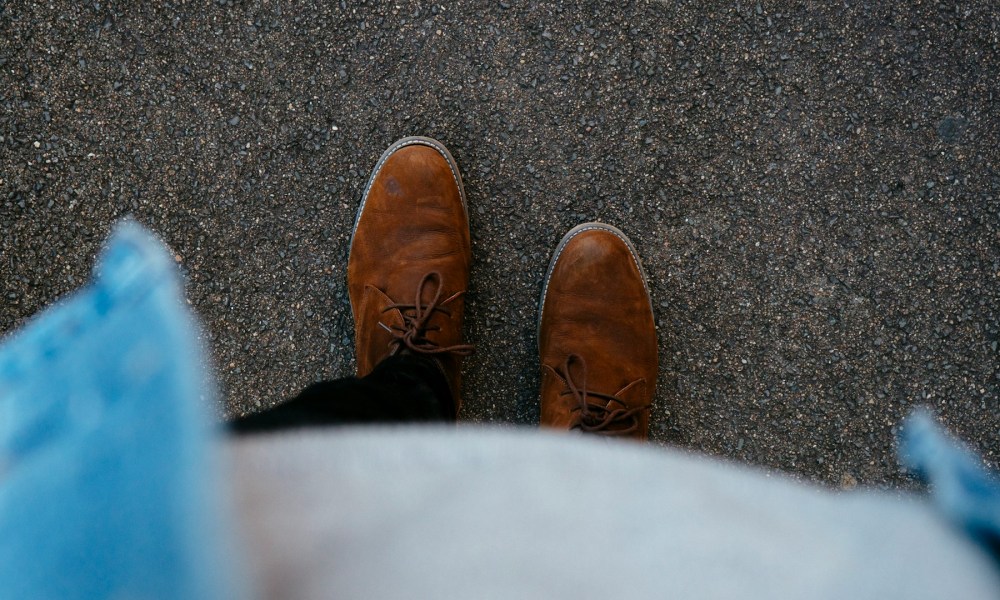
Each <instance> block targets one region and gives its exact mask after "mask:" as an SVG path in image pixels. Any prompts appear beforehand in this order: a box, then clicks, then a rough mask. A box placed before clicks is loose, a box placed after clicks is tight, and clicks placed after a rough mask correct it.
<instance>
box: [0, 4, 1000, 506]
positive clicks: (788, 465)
mask: <svg viewBox="0 0 1000 600" xmlns="http://www.w3.org/2000/svg"><path fill="white" fill-rule="evenodd" d="M154 5H155V6H154ZM998 37H1000V21H998V16H997V12H996V6H995V4H994V3H993V2H991V1H989V0H982V1H980V0H969V1H965V2H960V3H954V2H948V3H935V2H928V1H925V2H902V3H896V2H854V1H850V2H768V3H755V2H746V1H735V2H734V1H730V2H725V3H721V2H701V1H697V2H676V3H674V2H670V3H664V4H659V3H653V2H624V3H619V2H614V3H612V2H585V3H578V4H573V3H526V2H516V1H514V0H509V1H506V2H495V1H493V2H478V1H477V2H472V1H468V0H459V1H456V2H448V3H444V4H439V5H429V4H424V3H412V2H396V3H384V2H374V3H373V2H367V3H366V2H350V3H347V2H340V3H339V4H338V3H336V2H295V3H290V2H275V1H247V2H243V1H238V0H237V1H217V2H163V3H146V2H103V1H102V2H92V1H88V2H69V1H65V0H52V1H50V2H26V1H10V2H5V1H0V330H10V329H12V328H14V327H17V326H18V325H19V324H21V323H23V322H24V320H25V319H26V318H27V317H28V316H29V315H31V314H33V313H35V312H36V311H38V310H40V309H42V308H44V307H45V306H46V305H48V304H50V303H51V302H53V301H54V300H55V299H57V298H58V297H60V296H61V295H63V294H65V293H66V292H68V291H70V290H72V289H74V288H76V287H78V286H80V285H81V284H82V283H83V282H84V281H85V280H86V278H87V276H88V271H89V268H90V265H91V263H92V262H93V260H94V256H95V253H96V252H97V251H98V249H99V248H100V244H101V242H102V240H103V239H104V237H105V236H106V235H107V233H108V231H109V228H110V226H111V224H112V223H113V222H114V221H115V220H116V219H118V218H120V217H122V216H125V215H127V214H133V215H135V216H136V218H138V219H139V221H141V222H142V223H144V224H146V225H147V226H149V227H151V228H152V229H154V230H156V231H157V232H159V233H160V234H161V235H162V236H163V238H164V239H165V240H166V242H167V243H168V244H169V245H170V246H171V248H172V250H173V252H174V253H175V254H176V259H177V262H178V264H179V265H180V267H181V268H182V269H183V271H184V273H185V274H186V276H187V277H188V280H189V290H188V294H189V298H190V302H191V304H192V306H193V307H194V309H195V310H196V311H197V312H198V314H199V315H200V316H201V318H202V319H203V321H204V323H205V326H206V328H207V333H206V337H207V338H208V342H209V346H210V348H211V352H212V355H213V358H214V362H215V368H216V370H217V372H218V377H219V379H220V380H221V382H222V386H223V389H224V392H225V407H224V408H222V409H220V412H223V411H224V412H225V413H227V414H243V413H246V412H249V411H255V410H258V409H260V408H262V407H266V406H268V405H271V404H273V403H275V402H277V401H278V400H279V399H281V398H284V397H288V396H290V395H293V394H294V393H295V392H296V391H297V390H298V389H300V388H301V387H303V386H304V385H306V384H308V383H310V382H312V381H314V380H318V379H322V378H329V377H336V376H341V375H345V374H349V373H351V372H352V370H353V367H354V362H353V356H352V352H353V348H352V342H351V340H352V333H351V331H352V321H351V317H350V309H349V306H348V302H347V297H346V282H345V264H346V258H347V249H348V240H349V236H350V226H351V224H352V222H353V219H354V215H355V211H356V209H357V206H358V202H359V199H360V195H361V191H362V187H363V185H364V183H365V179H366V178H367V176H368V173H369V170H370V169H371V168H372V166H373V165H374V162H375V160H376V159H377V158H378V156H379V155H380V154H381V152H382V151H383V150H384V149H385V147H386V146H387V145H388V144H390V143H391V142H393V141H394V140H396V139H398V138H400V137H403V136H405V135H412V134H421V135H428V136H432V137H435V138H437V139H439V140H441V141H442V142H444V143H445V144H447V145H448V146H449V147H450V149H451V151H452V152H453V154H454V155H455V157H456V158H457V160H458V162H459V164H460V166H461V168H462V169H463V171H464V175H465V181H466V187H467V192H468V196H469V203H470V212H471V221H472V231H473V250H474V252H475V256H476V260H477V263H476V265H475V267H474V269H473V277H472V286H471V290H470V296H469V315H470V318H469V321H468V325H467V333H468V337H469V338H471V340H472V341H474V342H476V343H477V344H478V352H477V354H476V355H475V357H474V358H472V359H471V360H469V361H468V362H467V384H466V398H465V407H466V408H465V413H464V418H465V419H466V420H468V421H477V422H490V423H516V424H533V423H535V422H536V421H537V417H538V406H537V392H536V388H537V385H538V360H537V356H536V339H535V320H536V303H537V300H538V295H539V293H540V291H541V283H542V281H541V280H542V276H543V273H544V271H545V268H546V265H547V262H548V259H549V255H550V252H551V249H552V248H553V246H554V245H555V244H556V243H557V242H558V240H559V239H560V237H561V236H562V235H563V233H564V232H565V231H566V230H567V229H569V228H570V227H572V226H573V225H575V224H577V223H579V222H581V221H584V220H595V219H596V220H602V221H606V222H609V223H612V224H614V225H616V226H618V227H620V228H622V229H623V230H625V231H626V232H627V233H628V234H629V235H630V236H631V237H632V239H633V240H634V242H635V243H636V245H637V246H638V248H639V249H640V252H641V253H642V256H643V259H644V262H645V266H646V268H647V271H648V272H649V275H650V278H651V288H652V293H653V301H654V306H655V308H656V319H657V322H658V324H659V335H660V341H661V345H662V353H661V369H662V374H661V377H660V381H659V388H658V392H657V399H656V407H655V410H654V413H653V425H652V436H653V438H654V440H655V442H657V443H663V444H669V445H672V446H678V447H682V448H688V449H692V450H698V451H705V452H708V453H711V454H713V455H720V456H724V457H729V458H732V459H735V460H738V461H747V462H750V463H754V464H759V465H765V466H768V467H774V468H778V469H783V470H787V471H790V472H793V473H796V474H799V475H801V476H803V477H805V478H809V479H814V480H818V481H822V482H827V483H830V484H832V485H835V486H846V487H850V486H853V485H855V484H856V483H867V484H876V485H894V486H895V485H904V486H905V485H907V481H906V480H905V479H904V478H903V477H902V476H900V475H899V474H898V471H897V467H896V464H895V459H894V450H893V442H892V440H893V434H894V432H895V427H896V425H897V424H898V422H899V421H900V419H901V418H902V417H903V415H905V414H906V413H907V412H908V411H910V410H911V409H912V408H913V407H914V406H917V405H920V404H926V405H930V406H932V407H933V408H935V409H936V410H938V411H939V413H940V414H941V416H942V418H943V420H944V421H945V422H946V423H947V424H948V425H949V426H951V427H952V428H953V429H954V430H955V431H956V432H958V433H959V434H960V435H962V436H964V437H965V438H967V439H969V440H970V442H971V444H972V445H973V446H974V447H975V448H976V449H977V450H979V451H980V452H982V453H984V455H985V457H986V460H987V462H988V463H990V464H991V465H993V466H996V465H997V464H998V461H1000V455H998V449H997V440H998V425H1000V413H998V406H997V405H998V400H997V394H998V383H1000V371H998V369H997V343H998V337H1000V308H998V307H1000V239H998V227H1000V200H998V194H1000V176H998V172H997V168H998V164H1000V163H998V158H1000V154H998V150H997V145H998V110H997V109H998V103H997V99H996V94H998V93H1000V86H998V83H1000V81H998V80H1000V76H998V73H1000V71H998V69H1000V51H998V43H1000V42H998ZM611 310H613V307H612V308H611Z"/></svg>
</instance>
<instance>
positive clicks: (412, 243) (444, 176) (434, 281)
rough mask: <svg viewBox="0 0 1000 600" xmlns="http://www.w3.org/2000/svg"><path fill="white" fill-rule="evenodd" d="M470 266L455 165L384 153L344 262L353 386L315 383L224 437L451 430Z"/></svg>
mask: <svg viewBox="0 0 1000 600" xmlns="http://www.w3.org/2000/svg"><path fill="white" fill-rule="evenodd" d="M471 262H472V246H471V242H470V237H469V218H468V214H467V209H466V205H465V191H464V190H463V188H462V178H461V175H459V171H458V165H457V164H456V163H455V159H454V158H452V156H451V154H450V153H449V152H448V150H447V149H446V148H445V147H444V145H442V144H441V143H440V142H437V141H435V140H432V139H430V138H423V137H410V138H404V139H402V140H399V141H398V142H396V143H394V144H393V145H392V146H390V147H389V149H388V150H386V151H385V153H383V154H382V157H381V158H380V159H379V161H378V163H377V164H376V165H375V169H374V170H373V171H372V175H371V177H370V178H369V180H368V185H367V186H366V187H365V193H364V196H363V198H362V200H361V208H359V209H358V216H357V219H356V221H355V224H354V230H353V232H352V234H351V249H350V254H349V256H348V259H347V288H348V290H347V291H348V296H349V297H350V300H351V313H352V315H353V316H354V340H355V352H356V356H357V377H348V378H345V379H340V380H336V381H327V382H322V383H317V384H315V385H313V386H310V387H309V388H307V389H306V390H304V391H303V392H302V393H301V394H299V395H298V396H297V397H296V398H293V399H292V400H289V401H288V402H285V403H282V404H280V405H278V406H276V407H274V408H272V409H270V410H267V411H265V412H263V413H260V414H257V415H251V416H249V417H244V418H241V419H237V420H236V421H234V422H232V423H230V427H231V429H232V430H233V431H236V432H240V433H247V432H256V431H269V430H275V429H282V428H288V427H300V426H307V425H333V424H349V423H353V424H357V423H387V422H404V421H454V420H455V418H456V415H457V414H458V410H459V408H460V407H461V395H460V386H461V359H462V357H464V356H468V355H469V354H471V353H472V346H471V345H468V344H464V343H463V339H462V320H463V316H464V312H465V290H466V289H467V288H468V284H469V266H470V264H471Z"/></svg>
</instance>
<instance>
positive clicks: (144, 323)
mask: <svg viewBox="0 0 1000 600" xmlns="http://www.w3.org/2000/svg"><path fill="white" fill-rule="evenodd" d="M205 365H206V361H205V353H204V352H203V349H202V348H201V346H200V344H199V343H198V341H197V336H196V328H195V324H194V321H193V320H192V317H191V315H190V313H189V311H188V310H187V309H186V307H185V306H184V302H183V290H182V286H181V283H180V279H179V277H178V272H177V269H176V267H175V266H174V264H173V261H172V260H171V259H170V256H169V255H168V254H167V252H166V250H165V249H164V247H163V246H162V244H160V243H159V242H158V241H157V240H156V239H155V238H153V237H152V236H151V235H150V234H149V233H148V232H146V231H145V230H143V229H142V228H140V227H139V226H138V225H136V224H134V223H131V222H125V223H123V224H121V225H119V226H118V227H117V229H116V231H115V233H114V235H113V236H112V238H111V240H110V242H109V244H108V245H107V247H106V249H105V251H104V253H103V255H102V256H101V258H100V260H99V264H98V266H97V268H96V270H95V274H94V278H93V282H92V283H91V284H90V285H89V286H87V287H86V288H84V289H83V290H81V291H79V292H77V293H75V294H73V295H72V296H70V297H68V298H66V299H64V300H63V301H61V302H60V303H58V304H57V305H56V306H53V307H51V308H49V309H48V310H46V311H45V312H43V313H42V314H41V315H39V316H38V317H37V318H35V319H34V321H32V322H31V323H29V324H28V325H26V326H25V327H24V328H23V329H22V330H21V331H19V332H17V333H15V334H14V335H12V336H10V337H8V338H7V340H6V341H5V343H4V344H3V346H2V347H0V590H2V591H0V595H2V596H3V597H6V598H219V597H225V596H230V595H232V594H233V592H234V590H235V588H234V587H233V582H232V580H230V579H228V578H227V577H228V575H227V574H231V573H232V572H233V571H232V568H231V565H229V564H228V563H226V562H225V559H224V557H225V556H226V555H228V552H227V551H226V549H225V547H224V544H225V539H226V538H225V535H224V532H225V531H226V529H225V525H224V521H223V514H222V511H220V510H219V498H217V497H216V494H217V486H216V479H217V474H218V470H219V465H218V464H216V459H215V457H216V456H217V452H215V451H214V448H213V444H214V443H215V442H214V440H213V437H214V430H215V429H216V427H215V425H214V424H213V419H212V418H211V415H210V408H211V406H212V403H213V402H214V396H213V393H212V387H211V386H210V385H209V384H208V383H207V382H208V378H207V377H206V372H205V370H204V369H205Z"/></svg>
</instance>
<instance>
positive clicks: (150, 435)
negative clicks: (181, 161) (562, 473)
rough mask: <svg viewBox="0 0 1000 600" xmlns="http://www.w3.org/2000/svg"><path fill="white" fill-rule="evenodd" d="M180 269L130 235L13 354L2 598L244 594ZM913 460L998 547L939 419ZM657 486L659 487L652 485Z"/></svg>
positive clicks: (983, 494) (982, 484)
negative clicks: (223, 504) (87, 280)
mask: <svg viewBox="0 0 1000 600" xmlns="http://www.w3.org/2000/svg"><path fill="white" fill-rule="evenodd" d="M182 298H183V294H182V286H181V284H180V281H179V278H178V274H177V271H176V268H175V267H174V265H173V263H172V261H171V260H170V256H169V255H168V253H167V252H166V251H165V250H164V248H163V247H162V245H161V244H160V243H159V242H158V241H157V240H156V239H155V238H153V237H152V236H151V235H150V234H149V233H148V232H146V231H144V230H143V229H142V228H140V227H139V226H138V225H136V224H134V223H130V222H126V223H124V224H122V225H120V226H119V227H118V228H117V229H116V231H115V233H114V234H113V236H112V238H111V240H110V241H109V243H108V246H107V248H106V250H105V251H104V253H103V255H102V256H101V258H100V260H99V264H98V266H97V269H96V272H95V275H94V279H93V282H92V283H91V284H90V285H89V286H88V287H86V288H84V289H83V290H81V291H79V292H77V293H76V294H74V295H72V296H71V297H69V298H67V299H65V300H64V301H62V302H60V303H59V304H57V305H56V306H53V307H52V308H50V309H48V310H46V311H45V312H44V313H42V314H41V315H40V316H39V317H38V318H36V319H35V320H34V321H33V322H31V323H29V324H28V325H26V326H25V327H24V328H23V329H22V330H21V331H19V332H17V333H15V334H14V335H12V336H10V337H9V338H7V340H6V341H5V342H4V343H3V345H2V346H0V595H3V597H9V598H108V597H115V598H133V597H134V598H191V599H200V598H223V597H234V596H242V595H243V594H244V593H245V592H246V590H244V589H241V588H239V587H238V584H239V581H240V580H241V578H240V577H238V576H237V575H236V573H238V571H239V567H240V561H238V560H237V559H235V558H234V557H233V552H232V546H231V543H230V541H229V540H230V539H231V538H230V533H231V531H232V529H231V527H230V526H229V524H228V522H227V514H226V511H225V510H223V509H222V508H221V500H220V497H219V496H220V494H221V493H222V489H221V488H222V487H223V486H222V485H221V483H220V482H221V481H222V480H223V479H222V478H221V477H220V473H221V469H220V464H219V460H218V456H219V453H218V445H219V441H220V438H221V435H222V434H221V433H220V431H219V428H218V427H217V426H216V425H215V424H214V420H213V419H212V416H211V407H212V404H213V402H214V394H213V386H212V385H211V384H210V378H209V377H208V376H207V374H206V371H205V365H206V360H205V353H204V351H203V349H202V348H201V346H200V345H199V344H198V342H197V335H196V333H197V330H196V327H195V324H194V321H193V319H192V317H191V315H190V313H189V311H188V310H187V308H186V307H185V305H184V302H183V299H182ZM901 449H902V453H903V461H904V464H905V465H906V466H907V467H908V468H910V469H912V470H913V471H914V472H916V473H917V474H919V475H921V476H923V477H925V478H926V479H927V480H928V481H929V482H930V483H931V484H932V488H931V489H932V492H931V494H932V498H933V499H934V500H935V502H936V504H937V506H938V507H939V509H940V511H941V512H942V513H943V514H944V515H945V517H947V518H948V519H949V520H951V521H952V522H953V523H954V524H955V525H956V526H957V527H959V528H961V529H962V530H964V531H966V532H967V533H968V534H969V535H971V536H972V537H973V538H975V539H977V540H979V541H980V542H982V543H984V544H985V545H986V546H987V547H988V548H990V549H992V550H995V549H996V547H997V540H998V539H1000V487H998V485H997V483H996V481H995V479H994V478H993V477H992V476H991V475H989V474H988V473H986V471H985V470H984V469H983V468H982V466H981V463H980V461H979V460H978V459H977V458H976V457H975V455H973V454H972V453H970V452H968V451H967V450H964V449H962V448H961V446H960V445H959V444H958V443H957V442H956V441H954V440H952V439H950V438H948V437H947V436H946V435H945V434H943V433H942V432H941V431H940V430H939V429H938V428H937V427H936V425H935V424H934V422H933V420H932V419H930V418H929V417H928V416H926V415H918V416H916V417H915V418H913V419H912V420H910V421H909V422H908V424H907V425H906V427H904V429H903V434H902V438H901ZM651 476H653V475H652V474H651Z"/></svg>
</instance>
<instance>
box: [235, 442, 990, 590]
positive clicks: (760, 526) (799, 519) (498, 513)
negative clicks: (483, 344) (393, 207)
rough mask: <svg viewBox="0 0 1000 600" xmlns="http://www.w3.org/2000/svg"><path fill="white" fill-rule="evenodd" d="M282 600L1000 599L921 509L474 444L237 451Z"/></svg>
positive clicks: (243, 504) (730, 471)
mask: <svg viewBox="0 0 1000 600" xmlns="http://www.w3.org/2000/svg"><path fill="white" fill-rule="evenodd" d="M229 445H230V449H231V451H232V452H231V455H232V456H231V460H232V461H233V462H234V467H235V468H234V473H235V480H234V490H233V491H234V494H235V498H236V499H237V503H238V506H239V514H240V518H241V524H242V535H243V536H244V544H245V546H246V548H247V552H248V554H249V556H248V558H249V560H250V561H251V566H252V567H254V570H255V572H256V573H257V575H258V579H259V580H258V583H259V585H260V586H261V589H262V590H263V591H264V595H265V596H267V597H272V598H462V599H468V598H477V599H484V598H505V599H506V598H557V599H558V598H567V599H569V598H573V599H579V598H672V599H677V598H697V599H706V598H727V599H728V598H742V599H755V598H761V599H763V598H768V599H773V598H838V599H840V598H852V599H863V598H872V599H875V598H877V599H879V600H884V599H885V598H908V599H918V598H963V599H966V600H972V599H976V598H995V597H997V595H998V594H997V592H998V590H1000V580H998V576H997V574H996V572H995V571H994V568H993V565H992V562H991V561H990V560H989V559H988V558H987V557H986V555H985V554H984V553H982V552H981V551H980V550H979V549H978V548H977V547H975V546H973V545H972V544H971V543H970V542H968V541H967V540H965V539H964V538H963V537H961V536H960V535H959V534H958V533H957V532H955V531H953V530H951V529H950V528H949V526H948V525H946V524H945V523H943V522H942V521H941V520H940V519H939V518H938V517H937V516H936V514H935V513H934V512H933V511H932V509H931V508H930V507H929V505H928V504H927V503H925V502H924V501H923V500H921V499H913V498H899V497H896V496H891V495H885V494H878V493H873V492H852V493H836V492H830V491H826V490H821V489H818V488H813V487H808V486H805V485H801V484H798V483H796V482H793V481H791V480H789V479H787V478H785V477H782V476H780V475H775V474H767V473H763V472H757V471H750V470H747V469H743V468H739V467H736V466H734V465H730V464H726V463H722V462H718V461H714V460H711V459H708V458H705V457H698V456H692V455H688V454H684V453H681V452H677V451H666V450H663V449H659V448H656V447H650V446H645V445H640V444H634V443H628V442H616V443H608V442H604V441H603V440H596V439H581V438H578V437H573V436H569V435H558V434H550V433H544V432H538V431H535V430H511V429H507V430H497V429H484V428H473V427H460V428H458V429H444V428H420V427H412V426H409V427H399V428H365V429H319V430H311V431H302V432H295V433H285V434H279V435H264V436H250V437H244V438H240V439H235V440H232V441H230V442H229Z"/></svg>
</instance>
